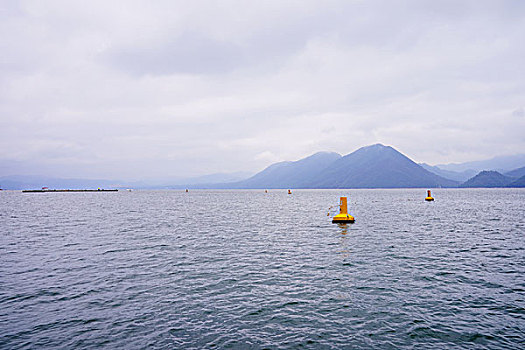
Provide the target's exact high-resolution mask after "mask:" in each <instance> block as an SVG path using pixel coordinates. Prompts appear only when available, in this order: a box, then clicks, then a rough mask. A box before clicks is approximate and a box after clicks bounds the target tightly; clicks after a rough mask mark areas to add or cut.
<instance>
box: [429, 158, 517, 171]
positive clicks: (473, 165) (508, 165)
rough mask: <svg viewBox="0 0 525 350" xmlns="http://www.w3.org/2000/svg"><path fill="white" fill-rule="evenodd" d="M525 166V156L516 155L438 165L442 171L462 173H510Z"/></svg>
mask: <svg viewBox="0 0 525 350" xmlns="http://www.w3.org/2000/svg"><path fill="white" fill-rule="evenodd" d="M524 165H525V154H516V155H513V156H499V157H494V158H491V159H487V160H480V161H474V162H466V163H451V164H438V165H437V167H439V168H440V169H442V170H450V171H456V172H462V171H465V170H469V169H470V170H475V171H476V172H479V171H482V170H497V171H502V172H506V171H510V170H513V169H516V168H519V167H522V166H524Z"/></svg>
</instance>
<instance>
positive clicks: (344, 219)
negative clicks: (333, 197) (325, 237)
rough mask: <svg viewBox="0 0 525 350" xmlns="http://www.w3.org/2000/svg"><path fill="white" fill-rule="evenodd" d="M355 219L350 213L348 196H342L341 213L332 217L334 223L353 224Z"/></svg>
mask: <svg viewBox="0 0 525 350" xmlns="http://www.w3.org/2000/svg"><path fill="white" fill-rule="evenodd" d="M354 222H355V219H354V217H353V216H352V215H349V214H348V206H347V204H346V197H341V200H340V202H339V214H337V215H336V216H334V218H333V219H332V223H333V224H347V223H350V224H353V223H354Z"/></svg>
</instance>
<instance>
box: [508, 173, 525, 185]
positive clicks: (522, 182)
mask: <svg viewBox="0 0 525 350" xmlns="http://www.w3.org/2000/svg"><path fill="white" fill-rule="evenodd" d="M507 187H525V175H523V176H522V177H520V178H519V179H517V180H515V181H512V182H511V183H510V184H508V185H507Z"/></svg>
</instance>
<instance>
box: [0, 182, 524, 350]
mask: <svg viewBox="0 0 525 350" xmlns="http://www.w3.org/2000/svg"><path fill="white" fill-rule="evenodd" d="M432 194H433V196H434V197H435V199H436V200H435V202H432V203H427V202H425V201H424V197H425V196H426V191H425V189H409V190H406V189H404V190H293V194H292V195H287V194H286V190H270V191H269V193H264V191H263V190H257V191H248V190H246V191H244V190H237V191H218V190H217V191H197V190H193V191H190V192H189V193H184V192H182V191H133V192H118V193H38V194H22V193H20V192H0V348H2V349H4V348H5V349H30V348H49V349H71V348H79V349H98V348H103V347H106V348H125V349H139V348H195V349H200V348H225V347H232V348H243V349H245V348H253V349H259V348H316V349H317V348H345V347H346V348H362V349H369V348H406V349H412V348H418V349H419V348H429V349H431V348H432V349H436V348H476V349H479V348H498V349H500V348H508V349H516V348H519V347H522V346H523V344H524V343H525V250H524V248H525V240H524V233H525V215H524V210H523V209H524V205H523V203H524V202H525V190H521V189H505V190H503V189H483V190H460V189H446V190H445V189H437V190H433V192H432ZM343 195H346V196H348V199H349V212H350V213H351V214H352V215H354V216H355V218H356V223H355V224H351V225H345V226H340V225H334V224H332V223H331V218H329V217H327V215H326V213H327V209H328V207H330V206H333V205H335V204H337V203H338V201H339V196H343Z"/></svg>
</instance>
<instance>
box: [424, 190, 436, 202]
mask: <svg viewBox="0 0 525 350" xmlns="http://www.w3.org/2000/svg"><path fill="white" fill-rule="evenodd" d="M425 200H426V201H427V202H432V201H433V200H434V198H433V197H432V195H431V194H430V190H428V191H427V198H425Z"/></svg>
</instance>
